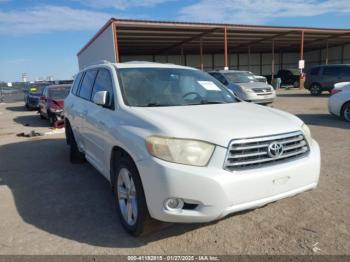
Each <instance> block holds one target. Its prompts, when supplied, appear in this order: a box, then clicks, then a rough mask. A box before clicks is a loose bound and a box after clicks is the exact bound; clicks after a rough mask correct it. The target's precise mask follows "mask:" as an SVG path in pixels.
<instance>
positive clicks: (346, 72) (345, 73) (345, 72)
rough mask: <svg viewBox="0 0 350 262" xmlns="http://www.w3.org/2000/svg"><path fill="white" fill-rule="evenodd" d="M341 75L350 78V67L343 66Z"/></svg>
mask: <svg viewBox="0 0 350 262" xmlns="http://www.w3.org/2000/svg"><path fill="white" fill-rule="evenodd" d="M340 75H341V76H346V77H350V66H342V67H341V69H340Z"/></svg>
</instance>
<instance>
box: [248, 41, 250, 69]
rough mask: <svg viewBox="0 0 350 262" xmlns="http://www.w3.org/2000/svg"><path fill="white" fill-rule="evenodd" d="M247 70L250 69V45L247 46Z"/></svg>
mask: <svg viewBox="0 0 350 262" xmlns="http://www.w3.org/2000/svg"><path fill="white" fill-rule="evenodd" d="M248 71H250V46H248Z"/></svg>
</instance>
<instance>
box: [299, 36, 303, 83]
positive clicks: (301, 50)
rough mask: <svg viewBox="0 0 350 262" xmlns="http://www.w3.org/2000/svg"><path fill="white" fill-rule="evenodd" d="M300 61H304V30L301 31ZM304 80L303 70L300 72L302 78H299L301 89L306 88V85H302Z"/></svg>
mask: <svg viewBox="0 0 350 262" xmlns="http://www.w3.org/2000/svg"><path fill="white" fill-rule="evenodd" d="M300 60H304V30H303V31H301V41H300ZM302 80H303V69H301V70H300V77H299V88H300V89H303V88H304V83H302Z"/></svg>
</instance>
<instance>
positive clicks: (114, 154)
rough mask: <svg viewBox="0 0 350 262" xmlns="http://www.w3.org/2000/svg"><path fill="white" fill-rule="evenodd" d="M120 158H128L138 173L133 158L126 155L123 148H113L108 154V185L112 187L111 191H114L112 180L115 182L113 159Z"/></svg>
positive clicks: (128, 154)
mask: <svg viewBox="0 0 350 262" xmlns="http://www.w3.org/2000/svg"><path fill="white" fill-rule="evenodd" d="M120 157H127V158H129V159H130V160H131V161H132V162H133V164H134V165H135V168H136V169H137V171H138V168H137V165H136V162H135V160H134V159H133V157H132V156H131V154H130V153H128V152H127V151H126V150H125V149H124V148H122V147H120V146H113V147H112V150H111V154H110V160H109V161H110V162H109V178H110V183H111V186H112V189H113V190H114V188H113V187H114V182H115V181H114V180H115V167H116V166H115V159H116V158H120ZM141 183H142V180H141Z"/></svg>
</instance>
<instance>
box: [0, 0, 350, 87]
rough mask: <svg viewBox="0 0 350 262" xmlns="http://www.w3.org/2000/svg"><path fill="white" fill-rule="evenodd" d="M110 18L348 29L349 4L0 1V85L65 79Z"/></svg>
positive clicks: (335, 0)
mask: <svg viewBox="0 0 350 262" xmlns="http://www.w3.org/2000/svg"><path fill="white" fill-rule="evenodd" d="M111 17H115V18H130V19H148V20H168V21H188V22H191V21H196V22H221V23H233V24H254V25H280V26H307V27H327V28H343V29H346V28H348V29H350V0H288V1H287V0H62V1H58V0H51V1H44V0H0V81H6V82H13V81H20V80H21V75H22V73H27V75H28V78H29V80H35V79H36V78H38V77H46V76H53V77H54V79H71V78H72V76H73V75H74V74H76V73H77V71H78V62H77V57H76V54H77V52H78V51H79V50H80V48H81V47H83V46H84V45H85V44H86V43H87V41H88V40H89V39H90V38H91V37H92V36H93V35H94V34H95V33H96V32H97V30H98V29H99V28H100V27H101V26H102V25H103V24H105V23H106V22H107V20H108V19H109V18H111Z"/></svg>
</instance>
